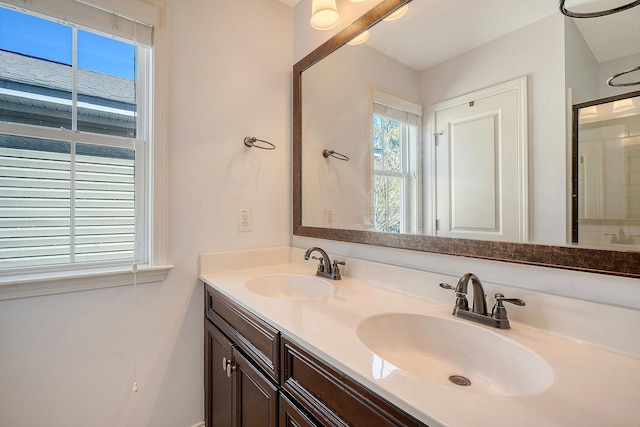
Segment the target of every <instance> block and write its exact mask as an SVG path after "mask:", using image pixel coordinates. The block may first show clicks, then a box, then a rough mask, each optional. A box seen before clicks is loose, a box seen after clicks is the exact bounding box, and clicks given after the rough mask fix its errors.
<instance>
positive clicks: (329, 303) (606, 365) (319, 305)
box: [200, 264, 640, 427]
mask: <svg viewBox="0 0 640 427" xmlns="http://www.w3.org/2000/svg"><path fill="white" fill-rule="evenodd" d="M270 274H298V275H306V276H310V277H315V268H314V267H313V266H303V265H299V264H279V265H272V266H266V267H259V268H249V269H242V270H234V271H226V272H220V273H205V274H202V275H201V276H200V278H201V280H203V281H204V282H205V283H207V284H208V285H210V286H213V287H214V288H216V289H218V290H219V291H221V292H222V293H224V294H225V295H227V296H228V297H230V298H231V299H232V300H234V301H235V302H237V303H238V304H240V305H241V306H243V307H245V308H247V309H248V310H250V311H251V312H253V313H255V314H257V315H258V316H259V317H261V318H263V319H264V320H265V321H266V322H268V323H269V324H271V325H272V326H274V327H275V328H277V329H278V330H280V331H281V332H282V333H283V334H286V335H289V336H290V337H292V338H294V339H295V340H296V341H297V342H299V343H300V344H302V345H303V346H305V347H306V348H307V349H308V350H310V351H311V352H312V353H315V354H316V355H317V356H319V357H320V358H322V359H324V360H325V361H327V362H328V363H330V364H332V365H333V366H335V367H336V368H337V369H338V370H340V371H342V372H344V373H345V374H347V375H349V376H351V377H352V378H354V379H355V380H357V381H359V382H361V383H362V384H364V385H365V386H367V387H369V388H370V389H371V390H373V391H375V392H376V393H378V394H380V395H381V396H383V397H385V398H386V399H387V400H389V401H390V402H392V403H394V404H395V405H397V406H398V407H400V408H402V409H404V410H405V411H407V412H408V413H410V414H412V415H413V416H415V417H416V418H418V419H420V420H422V421H423V422H425V423H426V424H428V425H430V426H451V427H457V426H491V427H500V426H504V427H516V426H536V427H546V426H548V427H551V426H555V427H560V426H562V427H567V426H569V427H573V426H576V427H578V426H579V427H588V426H594V427H596V426H597V427H614V426H629V427H632V426H635V427H637V426H640V412H638V411H639V410H640V359H637V358H635V357H632V356H626V355H622V354H618V353H615V352H611V351H607V350H605V349H602V348H599V347H596V346H593V345H590V344H585V343H580V342H578V341H575V340H570V339H566V338H560V337H557V336H554V335H550V334H548V333H544V332H541V331H537V330H534V329H532V328H529V327H526V326H522V325H519V324H518V323H515V322H513V321H512V323H511V329H509V330H498V329H494V328H488V327H485V326H482V325H478V324H475V323H474V324H473V325H474V326H475V327H479V328H485V329H489V330H491V331H493V332H495V333H497V334H501V335H503V336H504V337H506V338H508V339H510V340H513V341H515V342H517V343H520V344H522V345H524V346H525V347H527V348H529V349H530V350H532V351H534V352H535V353H537V354H538V355H539V356H541V357H542V358H543V359H544V360H546V361H547V362H548V363H549V364H550V365H551V367H552V370H553V375H554V381H553V384H552V385H551V387H549V388H548V389H547V390H545V391H544V392H542V393H538V394H534V395H529V396H522V397H519V396H516V397H512V396H510V397H506V396H496V395H488V394H484V393H479V392H475V391H473V386H470V387H464V388H462V387H459V386H455V385H453V384H445V383H442V384H441V383H435V382H431V381H428V380H425V379H423V378H421V377H419V376H417V375H414V374H412V373H410V372H408V371H405V370H402V369H396V370H394V371H393V372H391V373H390V374H389V375H388V376H386V377H384V378H380V379H376V376H379V375H374V373H373V371H374V369H373V367H374V361H375V358H374V354H373V353H372V352H371V351H370V350H369V349H368V348H367V347H366V346H365V345H364V344H363V343H362V342H361V341H360V339H359V338H358V336H357V328H358V325H359V324H360V323H361V322H362V321H363V320H364V319H366V318H368V317H371V316H374V315H378V314H383V313H416V314H428V315H432V316H438V317H445V318H450V319H454V320H455V321H461V322H467V321H464V320H458V319H457V318H454V317H453V316H452V315H451V310H452V308H453V303H454V300H455V297H454V295H453V294H452V295H451V305H450V306H443V305H440V304H436V303H433V302H430V301H427V300H425V299H422V298H419V297H414V296H410V295H406V294H403V293H399V292H394V291H393V290H389V289H384V288H380V287H376V286H371V285H367V284H365V283H363V282H360V281H357V280H353V279H350V278H348V277H343V279H342V280H340V281H329V282H330V283H331V284H332V285H334V286H335V292H334V293H333V294H331V295H328V296H325V297H320V298H310V299H282V298H271V297H266V296H261V295H258V294H256V293H254V292H251V291H249V290H248V289H247V288H246V287H245V282H246V281H247V280H249V279H251V278H254V277H258V276H263V275H270ZM593 315H594V316H597V315H598V313H593ZM633 339H636V338H633Z"/></svg>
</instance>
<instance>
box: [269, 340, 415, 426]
mask: <svg viewBox="0 0 640 427" xmlns="http://www.w3.org/2000/svg"><path fill="white" fill-rule="evenodd" d="M281 354H282V363H281V375H282V378H281V380H282V382H281V384H282V386H283V388H284V389H285V390H286V391H288V392H289V393H290V394H291V395H292V396H293V397H294V398H295V399H296V400H298V401H299V402H301V403H302V405H303V406H304V407H305V408H306V409H307V410H308V411H309V412H310V413H311V414H312V415H313V416H314V417H316V418H317V419H318V420H319V421H320V422H322V423H323V424H324V425H327V426H354V427H358V426H366V427H369V426H376V427H378V426H390V427H391V426H393V427H398V426H425V424H423V423H422V422H420V421H418V420H416V419H415V418H413V417H412V416H410V415H409V414H407V413H406V412H404V411H402V410H400V409H399V408H397V407H396V406H394V405H392V404H391V403H389V402H388V401H386V400H384V399H383V398H381V397H380V396H378V395H377V394H375V393H373V392H372V391H370V390H369V389H367V388H365V387H363V386H362V385H360V384H358V383H357V382H355V381H354V380H352V379H351V378H349V377H347V376H345V375H343V374H341V373H340V372H338V371H336V370H335V369H333V368H332V367H330V366H328V365H327V364H325V363H323V362H321V361H320V360H318V359H317V358H315V357H314V356H312V355H311V354H309V353H307V352H306V351H304V350H303V349H302V348H300V347H299V346H297V345H296V344H295V343H294V342H292V341H291V340H290V339H289V338H288V337H286V336H282V337H281Z"/></svg>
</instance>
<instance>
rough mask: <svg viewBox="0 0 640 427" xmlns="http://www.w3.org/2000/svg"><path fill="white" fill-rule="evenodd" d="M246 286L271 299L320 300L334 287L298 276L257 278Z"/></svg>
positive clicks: (318, 280) (278, 275)
mask: <svg viewBox="0 0 640 427" xmlns="http://www.w3.org/2000/svg"><path fill="white" fill-rule="evenodd" d="M245 286H246V287H247V289H249V290H250V291H251V292H253V293H256V294H259V295H263V296H266V297H271V298H286V299H302V298H319V297H323V296H326V295H329V294H330V293H332V292H333V285H332V284H331V283H329V282H327V281H326V280H322V279H319V278H316V277H309V276H302V275H297V274H274V275H269V276H260V277H255V278H253V279H250V280H248V281H247V283H246V284H245Z"/></svg>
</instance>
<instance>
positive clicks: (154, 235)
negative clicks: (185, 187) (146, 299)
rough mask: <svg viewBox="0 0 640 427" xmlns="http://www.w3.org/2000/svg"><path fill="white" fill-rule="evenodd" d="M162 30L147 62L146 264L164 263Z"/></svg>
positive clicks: (165, 103)
mask: <svg viewBox="0 0 640 427" xmlns="http://www.w3.org/2000/svg"><path fill="white" fill-rule="evenodd" d="M157 8H158V16H159V19H160V21H161V22H162V20H163V19H164V13H165V8H164V5H162V6H160V5H158V6H157ZM166 32H167V31H166V29H165V28H164V27H159V28H156V31H155V33H154V47H153V51H152V56H151V61H152V63H153V67H152V75H151V82H150V84H151V86H150V87H152V88H153V91H152V92H151V93H152V98H151V100H150V103H149V109H150V111H149V113H150V116H151V117H153V128H151V129H150V130H149V131H150V132H151V134H150V135H149V139H150V140H151V141H153V143H152V144H151V146H150V151H149V159H153V162H152V164H153V168H147V173H148V174H149V182H150V183H151V189H150V200H149V207H150V209H151V210H152V211H151V228H150V230H151V236H149V240H150V243H149V248H150V249H151V253H150V259H149V263H150V264H166V263H167V259H166V257H167V254H168V242H169V239H168V236H169V229H168V193H167V191H168V188H169V185H168V173H167V171H168V165H167V160H168V155H167V150H168V141H167V135H168V134H169V128H168V122H169V120H168V119H167V118H168V113H167V109H168V106H169V96H168V95H169V92H168V88H169V78H168V71H169V70H168V66H167V64H168V53H167V47H168V43H167V39H166V38H167V34H166Z"/></svg>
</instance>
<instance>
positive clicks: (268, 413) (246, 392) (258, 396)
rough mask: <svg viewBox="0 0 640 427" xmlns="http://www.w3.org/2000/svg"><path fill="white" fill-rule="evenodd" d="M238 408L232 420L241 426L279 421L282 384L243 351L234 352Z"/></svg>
mask: <svg viewBox="0 0 640 427" xmlns="http://www.w3.org/2000/svg"><path fill="white" fill-rule="evenodd" d="M234 357H235V358H234V362H233V363H234V366H235V369H234V371H235V372H234V375H233V378H234V381H235V384H234V404H233V406H234V408H235V414H234V415H235V416H234V420H233V422H232V424H227V425H234V426H238V427H259V426H264V427H276V426H277V425H278V387H277V386H276V385H274V384H272V383H271V382H270V381H269V380H268V379H267V378H266V377H265V376H264V375H263V374H262V373H260V372H259V371H258V370H257V369H256V368H255V367H254V366H253V365H252V364H251V362H249V361H248V360H247V359H246V358H245V357H244V356H243V355H242V354H241V353H239V352H236V354H235V355H234Z"/></svg>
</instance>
